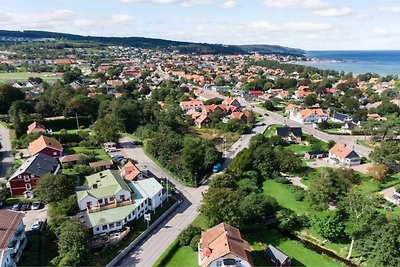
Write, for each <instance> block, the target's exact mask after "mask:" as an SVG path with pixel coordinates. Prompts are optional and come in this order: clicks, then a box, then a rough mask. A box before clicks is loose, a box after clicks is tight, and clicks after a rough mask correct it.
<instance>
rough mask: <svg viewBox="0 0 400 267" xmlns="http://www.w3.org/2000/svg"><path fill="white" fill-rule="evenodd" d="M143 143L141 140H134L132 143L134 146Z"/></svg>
mask: <svg viewBox="0 0 400 267" xmlns="http://www.w3.org/2000/svg"><path fill="white" fill-rule="evenodd" d="M142 144H143V143H142V142H140V141H132V145H134V146H141V145H142Z"/></svg>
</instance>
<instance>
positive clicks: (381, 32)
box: [372, 27, 391, 37]
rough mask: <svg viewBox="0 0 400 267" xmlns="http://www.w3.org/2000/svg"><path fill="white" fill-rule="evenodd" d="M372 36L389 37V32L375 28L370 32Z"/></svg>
mask: <svg viewBox="0 0 400 267" xmlns="http://www.w3.org/2000/svg"><path fill="white" fill-rule="evenodd" d="M372 34H373V35H375V36H377V37H388V36H390V35H391V34H390V32H389V31H388V30H387V29H385V28H380V27H375V28H374V29H373V30H372Z"/></svg>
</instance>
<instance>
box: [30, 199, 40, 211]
mask: <svg viewBox="0 0 400 267" xmlns="http://www.w3.org/2000/svg"><path fill="white" fill-rule="evenodd" d="M40 206H41V203H40V202H38V201H36V202H33V203H32V207H31V209H32V210H38V209H40Z"/></svg>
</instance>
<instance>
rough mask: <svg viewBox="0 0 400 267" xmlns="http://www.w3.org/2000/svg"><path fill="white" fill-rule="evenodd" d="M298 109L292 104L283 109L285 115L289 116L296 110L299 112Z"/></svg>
mask: <svg viewBox="0 0 400 267" xmlns="http://www.w3.org/2000/svg"><path fill="white" fill-rule="evenodd" d="M299 109H300V107H299V106H297V105H294V104H289V105H287V106H286V107H285V114H290V113H292V112H295V111H297V110H299Z"/></svg>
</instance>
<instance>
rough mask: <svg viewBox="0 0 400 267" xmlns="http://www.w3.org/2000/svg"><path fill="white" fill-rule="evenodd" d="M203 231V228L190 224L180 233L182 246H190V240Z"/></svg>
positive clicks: (179, 238)
mask: <svg viewBox="0 0 400 267" xmlns="http://www.w3.org/2000/svg"><path fill="white" fill-rule="evenodd" d="M200 233H201V229H200V228H197V227H194V226H189V227H188V228H186V229H185V230H183V231H182V233H180V234H179V236H178V242H179V245H180V246H188V245H189V244H190V241H191V240H192V239H193V237H195V236H196V235H199V234H200Z"/></svg>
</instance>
